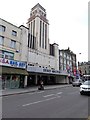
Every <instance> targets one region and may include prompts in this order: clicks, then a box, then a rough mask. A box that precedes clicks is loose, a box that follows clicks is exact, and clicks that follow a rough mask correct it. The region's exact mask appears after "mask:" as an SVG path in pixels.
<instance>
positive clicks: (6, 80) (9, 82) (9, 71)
mask: <svg viewBox="0 0 90 120" xmlns="http://www.w3.org/2000/svg"><path fill="white" fill-rule="evenodd" d="M26 76H28V72H27V71H26V63H24V62H19V61H14V60H8V62H7V63H5V61H4V63H2V65H0V83H1V84H0V87H2V89H6V88H23V87H24V84H25V78H26Z"/></svg>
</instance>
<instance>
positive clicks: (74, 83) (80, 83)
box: [72, 79, 83, 87]
mask: <svg viewBox="0 0 90 120" xmlns="http://www.w3.org/2000/svg"><path fill="white" fill-rule="evenodd" d="M82 83H83V81H82V79H76V80H75V81H74V82H72V85H73V87H75V86H80V85H82Z"/></svg>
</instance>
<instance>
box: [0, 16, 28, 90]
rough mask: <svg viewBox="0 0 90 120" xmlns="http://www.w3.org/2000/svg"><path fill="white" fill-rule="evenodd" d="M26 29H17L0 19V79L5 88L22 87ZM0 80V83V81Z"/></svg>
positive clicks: (22, 27) (25, 60) (25, 74)
mask: <svg viewBox="0 0 90 120" xmlns="http://www.w3.org/2000/svg"><path fill="white" fill-rule="evenodd" d="M27 36H28V29H27V28H26V27H24V26H20V27H17V26H15V25H13V24H11V23H9V22H7V21H5V20H3V19H1V18H0V70H1V71H0V74H2V76H0V79H1V80H2V84H4V86H5V88H19V87H24V80H25V79H26V77H25V76H27V75H28V72H27V71H26V63H27V57H26V56H27V53H26V52H24V48H25V47H24V46H27ZM1 80H0V81H1Z"/></svg>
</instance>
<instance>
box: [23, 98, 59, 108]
mask: <svg viewBox="0 0 90 120" xmlns="http://www.w3.org/2000/svg"><path fill="white" fill-rule="evenodd" d="M60 97H61V96H57V97H52V98H49V99H45V100H41V101H36V102H32V103H28V104H24V105H22V106H23V107H25V106H29V105H34V104H37V103H41V102H45V101H49V100H53V99H56V98H60Z"/></svg>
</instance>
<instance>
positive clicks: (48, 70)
mask: <svg viewBox="0 0 90 120" xmlns="http://www.w3.org/2000/svg"><path fill="white" fill-rule="evenodd" d="M43 72H47V73H56V74H57V73H60V70H50V69H43Z"/></svg>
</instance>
